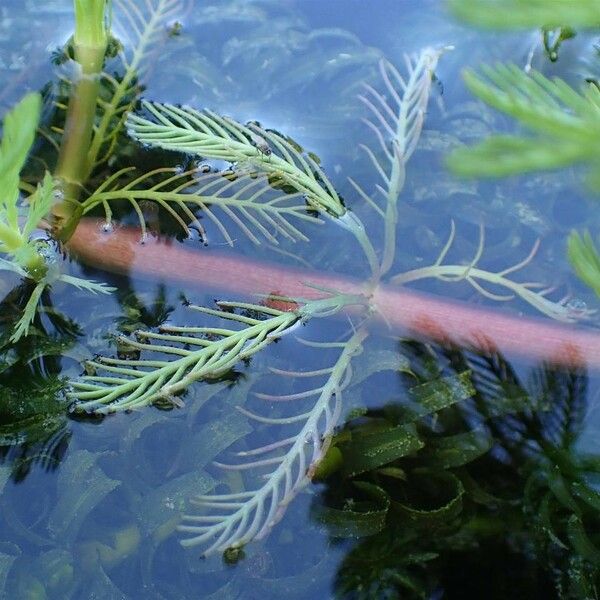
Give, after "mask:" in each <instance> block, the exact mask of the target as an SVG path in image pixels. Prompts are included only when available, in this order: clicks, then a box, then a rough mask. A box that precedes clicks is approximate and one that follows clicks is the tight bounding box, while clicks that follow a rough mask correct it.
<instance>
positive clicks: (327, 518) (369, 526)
mask: <svg viewBox="0 0 600 600" xmlns="http://www.w3.org/2000/svg"><path fill="white" fill-rule="evenodd" d="M354 487H355V488H356V489H357V490H358V494H357V495H358V496H359V497H360V499H358V500H355V499H354V498H353V499H351V500H347V501H346V505H345V506H344V508H343V509H338V508H330V507H322V506H320V507H318V508H316V509H314V510H313V516H314V518H315V520H316V521H317V522H319V523H322V524H324V525H326V526H327V531H328V533H329V534H330V535H331V536H333V537H342V538H359V537H364V536H368V535H373V534H375V533H378V532H379V531H381V530H382V529H383V527H384V526H385V519H386V516H387V512H388V509H389V507H390V499H389V496H388V494H387V492H385V491H384V490H383V489H382V488H380V487H379V486H376V485H373V484H371V483H367V482H364V481H355V482H354Z"/></svg>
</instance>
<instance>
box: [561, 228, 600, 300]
mask: <svg viewBox="0 0 600 600" xmlns="http://www.w3.org/2000/svg"><path fill="white" fill-rule="evenodd" d="M567 254H568V256H569V261H570V262H571V265H572V266H573V268H574V269H575V272H576V273H577V275H578V276H579V278H580V279H581V280H582V281H583V282H585V283H586V284H587V285H589V286H590V287H591V288H592V289H593V290H594V291H595V292H596V294H597V295H598V296H600V254H598V250H597V249H596V246H595V244H594V241H593V240H592V236H591V235H590V232H589V231H584V232H583V236H581V235H580V234H579V233H577V232H576V231H573V232H571V234H570V235H569V239H568V240H567Z"/></svg>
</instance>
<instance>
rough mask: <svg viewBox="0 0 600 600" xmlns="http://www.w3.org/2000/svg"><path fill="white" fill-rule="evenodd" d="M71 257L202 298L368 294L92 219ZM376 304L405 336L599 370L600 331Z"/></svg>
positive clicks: (452, 308)
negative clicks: (213, 294) (212, 293)
mask: <svg viewBox="0 0 600 600" xmlns="http://www.w3.org/2000/svg"><path fill="white" fill-rule="evenodd" d="M69 249H70V251H71V253H72V254H73V255H75V256H76V257H77V258H79V259H80V260H81V261H82V262H84V263H87V264H90V265H93V266H95V267H97V268H99V269H103V270H106V271H110V272H113V273H128V274H131V275H133V276H137V277H152V278H156V279H164V280H167V281H173V282H175V281H177V282H180V283H184V284H185V285H186V286H188V287H199V288H202V289H204V290H206V289H212V290H218V291H221V292H235V293H240V294H249V295H251V294H273V293H275V294H280V295H289V296H292V297H302V298H306V299H310V298H319V297H322V296H323V293H322V292H320V291H319V290H317V289H315V288H314V287H308V286H307V285H306V284H307V283H310V284H313V285H316V286H319V287H323V288H328V289H335V290H339V291H340V292H345V293H357V292H362V291H363V284H362V283H361V282H359V281H353V280H352V279H350V278H344V277H340V276H336V275H334V274H323V273H316V272H311V271H306V270H304V271H303V270H299V269H292V268H289V267H282V266H280V265H276V264H272V263H266V262H258V261H253V260H250V259H248V258H244V257H239V256H232V255H229V254H225V253H220V252H215V251H214V250H212V249H211V250H204V251H193V250H190V249H188V248H186V247H185V246H182V245H180V244H179V243H178V242H177V241H174V240H170V239H166V240H159V239H153V238H150V239H148V240H147V241H146V243H144V244H141V243H140V231H139V230H138V229H134V228H128V227H121V228H118V229H116V230H115V231H113V232H111V233H105V232H103V231H102V230H101V228H100V222H98V221H95V220H90V219H82V221H81V222H80V224H79V226H78V228H77V230H76V232H75V234H74V235H73V237H72V238H71V240H70V242H69ZM373 304H374V306H375V307H376V310H377V314H378V315H379V316H380V317H381V319H382V320H383V321H384V322H385V323H387V324H389V325H390V326H391V327H393V328H394V330H398V332H399V333H401V334H403V335H406V334H410V335H413V336H415V337H418V338H427V339H431V340H433V341H436V342H444V343H451V344H456V345H460V346H466V347H469V348H474V349H478V350H482V351H486V352H487V351H497V352H501V353H502V354H507V355H509V356H510V355H512V356H521V357H526V358H530V359H534V360H538V361H545V362H548V363H553V364H556V365H564V366H569V367H572V366H588V367H591V368H595V369H597V368H600V331H597V330H591V329H587V330H586V329H581V328H576V327H572V326H567V325H561V324H558V323H555V322H553V321H549V320H546V319H541V318H532V317H524V316H520V315H508V314H501V313H499V312H497V311H494V310H490V309H483V308H479V307H475V306H470V305H468V304H464V303H458V302H452V301H449V300H446V299H441V298H436V297H434V296H430V295H427V294H423V293H420V292H414V291H410V290H408V289H406V288H401V287H393V286H380V287H379V288H378V289H377V290H376V292H375V293H374V295H373Z"/></svg>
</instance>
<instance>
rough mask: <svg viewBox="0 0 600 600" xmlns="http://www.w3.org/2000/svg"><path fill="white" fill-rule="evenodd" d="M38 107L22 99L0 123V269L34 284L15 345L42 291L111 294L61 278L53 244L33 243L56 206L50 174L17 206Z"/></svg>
mask: <svg viewBox="0 0 600 600" xmlns="http://www.w3.org/2000/svg"><path fill="white" fill-rule="evenodd" d="M40 106H41V98H40V96H39V95H38V94H30V95H28V96H26V97H25V98H23V100H21V102H20V103H19V104H17V106H16V107H15V108H14V109H13V110H12V111H11V112H9V113H8V114H7V115H6V116H5V118H4V128H3V135H2V144H1V146H0V194H1V202H0V253H4V254H6V255H7V256H8V260H7V259H4V258H0V270H5V271H12V272H13V273H16V274H17V275H19V276H21V277H24V278H26V279H30V280H32V281H33V282H34V284H35V286H34V288H33V291H32V292H31V295H30V297H29V300H28V301H27V304H26V305H25V309H24V311H23V315H22V316H21V318H20V319H19V321H18V322H17V324H16V326H15V329H14V331H13V334H12V337H11V340H12V341H13V342H17V341H18V340H19V339H20V338H21V337H23V336H25V335H27V332H28V331H29V326H30V324H31V322H32V320H33V318H34V316H35V312H36V309H37V306H38V302H39V300H40V298H41V296H42V292H43V291H44V290H45V289H46V287H48V286H50V285H52V284H53V283H55V282H56V281H62V282H64V283H67V284H70V285H74V286H75V287H78V288H83V289H86V290H88V291H90V292H95V293H104V294H106V293H109V292H110V291H111V288H110V287H108V286H106V285H105V284H103V283H95V282H93V281H87V280H85V279H80V278H78V277H73V276H71V275H67V274H64V273H60V271H59V270H58V268H57V262H58V258H57V250H56V248H55V247H54V245H53V243H52V240H49V239H48V240H44V239H39V238H38V239H36V237H35V235H34V233H35V232H36V230H37V228H38V225H39V223H40V221H41V220H42V219H43V218H44V217H45V216H46V215H47V214H48V212H49V210H50V208H51V206H52V203H53V201H54V191H55V190H54V181H53V179H52V177H51V176H50V174H49V173H47V172H46V173H45V175H44V178H43V180H42V182H41V183H40V184H39V185H38V186H37V188H34V189H33V190H30V191H31V193H30V195H29V197H28V199H27V202H26V203H25V204H21V203H20V202H19V200H20V193H19V173H20V172H21V170H22V168H23V166H24V164H25V161H26V160H27V157H28V155H29V151H30V149H31V146H32V144H33V141H34V137H35V130H36V127H37V124H38V119H39V112H40Z"/></svg>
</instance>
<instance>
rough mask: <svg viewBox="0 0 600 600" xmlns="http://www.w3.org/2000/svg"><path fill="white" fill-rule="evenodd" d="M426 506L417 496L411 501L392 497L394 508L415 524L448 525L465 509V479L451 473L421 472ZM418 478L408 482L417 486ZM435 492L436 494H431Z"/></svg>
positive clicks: (427, 525)
mask: <svg viewBox="0 0 600 600" xmlns="http://www.w3.org/2000/svg"><path fill="white" fill-rule="evenodd" d="M418 478H419V479H421V481H420V482H418V483H419V484H420V485H419V488H420V491H421V493H420V494H416V491H414V493H415V496H417V495H418V496H422V497H423V498H422V500H421V503H422V504H423V507H422V508H421V507H419V505H418V504H417V502H418V499H417V498H416V497H415V500H414V501H412V502H411V503H410V504H409V503H408V502H398V501H395V500H392V509H393V510H394V511H398V512H399V513H400V514H402V515H403V516H404V517H407V518H408V519H409V520H410V521H412V522H413V523H416V524H421V525H424V526H426V527H431V526H436V525H437V526H444V525H448V524H449V523H450V522H451V521H452V519H454V518H455V517H457V516H458V515H459V514H460V512H461V511H462V500H463V495H464V493H465V489H464V487H463V484H462V482H461V481H460V479H458V477H456V476H455V475H453V474H452V473H437V474H436V473H429V472H423V473H421V474H420V475H419V476H418ZM416 479H417V478H413V479H412V480H409V485H411V484H412V485H413V486H415V487H416V484H417V481H416ZM431 496H433V498H432V497H431Z"/></svg>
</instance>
